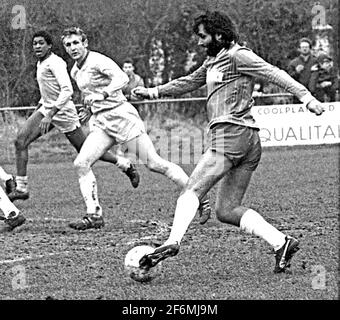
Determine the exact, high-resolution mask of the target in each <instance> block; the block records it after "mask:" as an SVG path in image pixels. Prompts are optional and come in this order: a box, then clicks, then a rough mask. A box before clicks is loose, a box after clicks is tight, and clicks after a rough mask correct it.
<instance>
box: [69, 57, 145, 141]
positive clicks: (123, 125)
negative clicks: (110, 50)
mask: <svg viewBox="0 0 340 320" xmlns="http://www.w3.org/2000/svg"><path fill="white" fill-rule="evenodd" d="M71 77H72V78H73V79H74V80H75V81H76V83H77V85H78V87H79V89H80V90H81V92H82V94H83V97H84V98H85V97H86V96H88V95H90V94H92V93H103V92H106V93H107V94H108V97H107V98H106V99H105V100H103V101H95V102H94V103H93V105H92V106H91V112H92V113H93V116H92V118H91V125H92V129H93V130H95V128H96V127H97V128H100V129H101V130H103V131H104V132H105V133H106V134H107V135H109V136H110V137H112V138H114V139H115V140H116V141H117V142H118V143H125V142H127V141H130V140H132V139H134V138H136V137H138V136H140V135H141V134H142V133H145V127H144V123H143V121H142V120H141V118H140V117H139V114H138V112H137V110H136V109H135V108H134V107H133V106H132V105H131V104H130V103H128V102H127V100H126V97H125V96H124V94H123V92H122V88H123V87H124V86H125V85H126V84H127V83H128V81H129V79H128V76H127V75H126V74H125V72H123V71H122V70H121V69H120V67H119V66H118V65H117V64H116V63H115V62H114V61H113V60H112V59H110V58H109V57H107V56H105V55H103V54H101V53H98V52H94V51H89V52H88V55H87V56H86V58H85V60H84V61H83V63H82V65H81V67H79V66H78V65H77V63H75V64H74V66H73V68H72V70H71Z"/></svg>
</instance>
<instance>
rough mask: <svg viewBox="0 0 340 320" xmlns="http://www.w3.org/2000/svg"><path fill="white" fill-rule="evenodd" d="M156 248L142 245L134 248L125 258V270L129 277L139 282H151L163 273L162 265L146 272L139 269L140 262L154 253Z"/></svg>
mask: <svg viewBox="0 0 340 320" xmlns="http://www.w3.org/2000/svg"><path fill="white" fill-rule="evenodd" d="M154 251H155V248H153V247H151V246H147V245H141V246H137V247H134V248H132V249H131V250H130V251H129V252H128V253H127V254H126V256H125V261H124V264H125V270H126V272H127V274H128V276H129V277H130V278H131V279H133V280H135V281H138V282H149V281H151V280H153V279H154V278H156V277H157V276H158V275H159V274H160V271H161V264H160V263H158V264H157V265H156V266H155V267H153V268H150V269H149V270H145V269H142V268H140V267H139V260H140V259H141V258H142V257H143V256H144V255H146V254H149V253H152V252H154Z"/></svg>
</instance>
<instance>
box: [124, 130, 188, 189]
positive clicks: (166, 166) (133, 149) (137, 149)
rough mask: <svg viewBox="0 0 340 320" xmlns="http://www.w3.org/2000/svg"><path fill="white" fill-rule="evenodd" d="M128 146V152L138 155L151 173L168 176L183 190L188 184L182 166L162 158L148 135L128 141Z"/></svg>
mask: <svg viewBox="0 0 340 320" xmlns="http://www.w3.org/2000/svg"><path fill="white" fill-rule="evenodd" d="M126 146H127V148H128V152H129V153H131V154H134V155H136V156H137V158H139V159H140V160H141V161H142V162H143V164H144V165H146V166H147V167H148V169H149V170H150V171H153V172H157V173H160V174H163V175H165V176H167V177H168V178H169V179H171V180H172V181H174V182H175V183H176V184H177V185H179V186H180V187H181V188H183V187H184V186H185V184H186V183H187V181H188V176H187V174H186V173H185V172H184V170H183V169H182V168H181V167H180V166H178V165H176V164H174V163H172V162H170V161H167V160H165V159H163V158H161V157H160V156H159V155H158V154H157V152H156V150H155V147H154V145H153V143H152V141H151V139H150V137H149V136H148V135H147V134H146V133H143V134H141V135H140V136H138V137H136V138H134V139H132V140H130V141H128V142H127V143H126Z"/></svg>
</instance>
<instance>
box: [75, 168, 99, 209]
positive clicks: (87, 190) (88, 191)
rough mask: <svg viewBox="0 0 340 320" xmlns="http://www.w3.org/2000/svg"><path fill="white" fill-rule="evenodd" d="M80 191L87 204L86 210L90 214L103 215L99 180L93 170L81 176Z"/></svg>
mask: <svg viewBox="0 0 340 320" xmlns="http://www.w3.org/2000/svg"><path fill="white" fill-rule="evenodd" d="M79 185H80V191H81V194H82V195H83V199H84V201H85V205H86V212H87V213H89V214H94V213H95V214H97V215H102V209H101V206H100V205H99V200H98V192H97V181H96V177H95V176H94V174H93V172H92V170H90V171H89V172H88V173H87V174H86V175H84V176H82V177H79Z"/></svg>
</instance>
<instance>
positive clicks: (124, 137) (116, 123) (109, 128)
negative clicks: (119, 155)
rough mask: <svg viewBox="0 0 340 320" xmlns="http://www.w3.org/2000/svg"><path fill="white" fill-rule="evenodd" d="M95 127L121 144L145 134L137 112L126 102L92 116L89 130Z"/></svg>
mask: <svg viewBox="0 0 340 320" xmlns="http://www.w3.org/2000/svg"><path fill="white" fill-rule="evenodd" d="M95 127H97V128H100V129H101V130H103V131H104V132H105V133H106V134H107V135H109V136H110V137H112V138H114V139H115V140H116V141H117V142H118V143H120V144H123V143H126V142H128V141H130V140H132V139H134V138H137V137H139V136H140V135H141V134H143V133H145V132H146V130H145V126H144V123H143V121H142V120H141V118H140V116H139V114H138V112H137V110H136V109H135V108H134V107H133V106H132V105H131V104H130V103H128V102H124V103H123V104H121V105H120V106H119V107H116V108H114V109H111V110H103V111H101V112H98V113H96V114H94V115H93V116H92V117H91V121H90V130H91V131H92V130H94V129H95Z"/></svg>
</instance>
